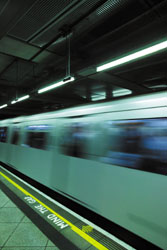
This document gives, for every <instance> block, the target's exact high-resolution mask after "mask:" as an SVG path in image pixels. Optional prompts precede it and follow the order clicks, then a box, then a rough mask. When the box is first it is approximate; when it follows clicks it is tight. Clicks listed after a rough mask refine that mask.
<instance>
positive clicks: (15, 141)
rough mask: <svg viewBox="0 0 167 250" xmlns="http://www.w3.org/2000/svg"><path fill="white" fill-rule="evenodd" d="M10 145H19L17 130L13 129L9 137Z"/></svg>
mask: <svg viewBox="0 0 167 250" xmlns="http://www.w3.org/2000/svg"><path fill="white" fill-rule="evenodd" d="M10 143H11V144H15V145H18V143H19V128H14V130H13V132H12V137H11V142H10Z"/></svg>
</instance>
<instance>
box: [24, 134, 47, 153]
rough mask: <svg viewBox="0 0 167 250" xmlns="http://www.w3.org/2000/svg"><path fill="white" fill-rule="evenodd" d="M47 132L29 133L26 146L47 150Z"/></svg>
mask: <svg viewBox="0 0 167 250" xmlns="http://www.w3.org/2000/svg"><path fill="white" fill-rule="evenodd" d="M47 137H48V133H47V132H28V133H27V141H26V145H28V146H30V147H32V148H38V149H43V150H46V147H47V146H46V145H47Z"/></svg>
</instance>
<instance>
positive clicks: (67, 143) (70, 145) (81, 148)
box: [60, 123, 89, 158]
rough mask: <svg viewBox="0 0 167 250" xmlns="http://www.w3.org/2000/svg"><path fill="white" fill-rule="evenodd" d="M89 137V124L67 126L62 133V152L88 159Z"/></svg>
mask: <svg viewBox="0 0 167 250" xmlns="http://www.w3.org/2000/svg"><path fill="white" fill-rule="evenodd" d="M88 136H89V133H88V131H87V124H84V123H83V124H82V123H75V124H71V125H68V126H66V127H65V128H64V129H63V131H62V136H61V141H60V149H61V152H62V153H63V154H65V155H69V156H73V157H78V158H86V157H87V154H88V152H87V148H86V142H87V139H88Z"/></svg>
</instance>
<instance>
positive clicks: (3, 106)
mask: <svg viewBox="0 0 167 250" xmlns="http://www.w3.org/2000/svg"><path fill="white" fill-rule="evenodd" d="M7 106H8V105H7V104H4V105H2V106H0V109H3V108H6V107H7Z"/></svg>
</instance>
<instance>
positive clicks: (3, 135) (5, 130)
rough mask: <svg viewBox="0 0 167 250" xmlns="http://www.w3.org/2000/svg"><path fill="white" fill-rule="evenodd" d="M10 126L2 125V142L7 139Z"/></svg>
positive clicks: (0, 133)
mask: <svg viewBox="0 0 167 250" xmlns="http://www.w3.org/2000/svg"><path fill="white" fill-rule="evenodd" d="M7 132H8V127H0V142H6V141H7Z"/></svg>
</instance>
